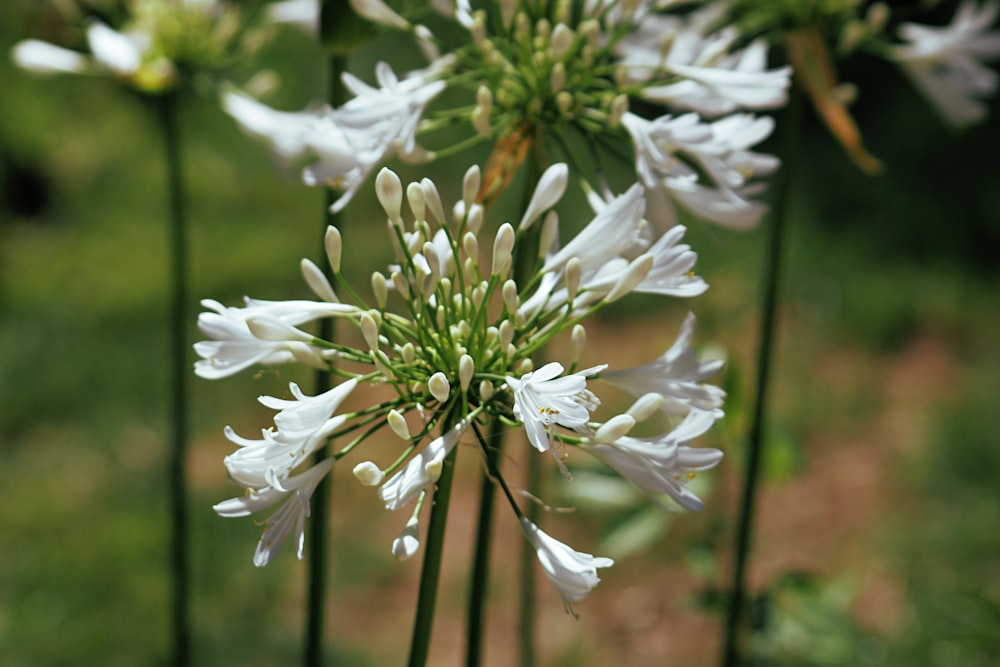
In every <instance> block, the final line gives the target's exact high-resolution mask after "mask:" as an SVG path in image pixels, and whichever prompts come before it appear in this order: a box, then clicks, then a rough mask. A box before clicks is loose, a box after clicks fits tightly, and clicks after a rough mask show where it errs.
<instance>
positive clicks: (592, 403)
mask: <svg viewBox="0 0 1000 667" xmlns="http://www.w3.org/2000/svg"><path fill="white" fill-rule="evenodd" d="M563 370H564V368H563V365H562V364H560V363H559V362H557V361H552V362H549V363H547V364H545V365H544V366H542V367H541V368H539V369H538V370H537V371H532V372H530V373H525V374H524V375H522V376H521V377H520V378H513V377H510V376H507V380H506V381H507V386H508V387H510V389H511V391H513V392H514V416H515V417H517V418H518V419H519V420H520V421H521V423H523V424H524V430H525V431H526V432H527V434H528V440H529V441H530V442H531V444H532V445H533V446H534V447H535V449H537V450H538V451H540V452H545V451H548V450H549V436H548V431H549V430H550V429H551V427H552V426H554V425H556V424H558V425H559V426H564V427H566V428H571V429H574V430H578V431H585V430H586V427H587V422H588V421H589V420H590V412H591V411H592V410H595V409H597V406H598V405H600V404H601V402H600V400H599V399H598V398H597V397H596V396H594V394H593V393H592V392H590V391H589V390H588V389H587V377H586V374H585V373H586V371H585V372H583V373H573V374H571V375H565V376H562V377H560V376H561V375H562V372H563ZM592 370H593V369H592ZM594 372H596V370H595V371H594Z"/></svg>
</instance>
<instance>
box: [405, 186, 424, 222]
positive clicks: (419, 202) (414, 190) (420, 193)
mask: <svg viewBox="0 0 1000 667" xmlns="http://www.w3.org/2000/svg"><path fill="white" fill-rule="evenodd" d="M406 201H407V202H409V204H410V210H411V211H413V219H414V220H423V219H424V217H425V215H426V213H427V202H426V201H424V190H423V188H421V187H420V184H419V183H410V184H409V185H407V186H406Z"/></svg>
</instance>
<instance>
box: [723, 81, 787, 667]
mask: <svg viewBox="0 0 1000 667" xmlns="http://www.w3.org/2000/svg"><path fill="white" fill-rule="evenodd" d="M801 116H802V96H801V94H800V93H799V92H798V90H797V88H793V90H792V92H791V98H790V100H789V103H788V107H787V109H786V111H785V113H784V119H783V122H782V128H783V137H782V154H783V155H782V158H783V162H782V166H781V172H780V176H779V179H778V183H777V188H776V193H775V199H776V201H775V205H774V209H773V214H772V215H771V217H770V223H771V224H770V227H769V229H768V235H767V245H766V252H765V257H764V274H763V284H762V289H761V299H762V303H761V314H760V339H759V341H758V348H757V377H756V396H755V399H754V401H755V402H754V406H753V414H752V418H751V424H750V432H749V434H748V436H747V451H746V462H745V465H746V469H745V471H744V478H743V489H742V493H741V497H740V514H739V518H738V521H737V525H736V546H735V554H734V558H733V570H732V592H731V594H730V598H729V605H728V608H727V610H726V624H725V628H724V638H723V642H724V643H723V653H722V663H721V664H722V665H723V666H724V667H736V665H739V664H740V662H741V658H740V625H741V618H742V616H743V613H744V608H745V606H746V597H747V594H746V570H747V564H748V562H749V560H750V542H751V538H752V536H753V521H754V505H755V503H756V498H757V483H758V480H759V478H760V461H761V454H762V451H763V447H764V434H765V429H766V420H767V390H768V384H769V380H770V375H771V366H772V361H771V358H772V353H773V348H774V338H775V320H776V317H775V315H776V313H777V307H778V290H779V286H780V279H781V262H782V246H783V242H784V236H785V224H786V222H787V219H788V209H789V201H790V198H791V193H792V187H791V186H792V178H793V176H794V173H795V169H796V165H795V161H796V157H797V154H798V142H799V137H800V135H801V128H800V124H801Z"/></svg>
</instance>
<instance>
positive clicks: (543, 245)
mask: <svg viewBox="0 0 1000 667" xmlns="http://www.w3.org/2000/svg"><path fill="white" fill-rule="evenodd" d="M558 235H559V214H558V213H556V212H555V211H549V212H548V213H546V214H545V221H544V222H543V223H542V233H541V234H540V235H539V238H538V257H539V258H543V257H545V256H546V255H547V254H548V252H549V248H551V247H552V244H553V243H554V242H555V240H556V237H557V236H558Z"/></svg>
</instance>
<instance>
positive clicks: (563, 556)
mask: <svg viewBox="0 0 1000 667" xmlns="http://www.w3.org/2000/svg"><path fill="white" fill-rule="evenodd" d="M521 529H522V530H523V531H524V534H525V535H526V536H527V538H528V541H529V542H531V546H533V547H534V548H535V554H536V555H537V556H538V562H539V563H541V565H542V570H544V572H545V575H546V576H547V577H548V578H549V579H550V580H551V581H552V583H554V584H555V585H556V587H557V588H558V589H559V594H560V595H561V596H562V600H563V606H564V607H565V608H566V611H567V612H569V613H571V614H573V615H574V616H575V615H576V611H575V610H574V609H573V605H574V604H576V603H577V602H579V601H580V600H582V599H584V598H585V597H587V596H588V595H589V594H590V592H591V591H592V590H594V588H596V587H597V584H599V583H600V581H601V579H600V577H598V576H597V570H598V569H600V568H605V567H611V566H612V565H614V564H615V562H614V561H613V560H611V559H610V558H603V557H600V556H592V555H590V554H586V553H582V552H580V551H576V550H574V549H573V548H572V547H570V546H569V545H566V544H563V543H562V542H560V541H559V540H557V539H555V538H554V537H552V536H551V535H549V534H547V533H546V532H544V531H543V530H541V529H540V528H539V527H538V526H536V525H535V524H534V523H532V522H531V521H530V520H528V519H527V518H526V517H521Z"/></svg>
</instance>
